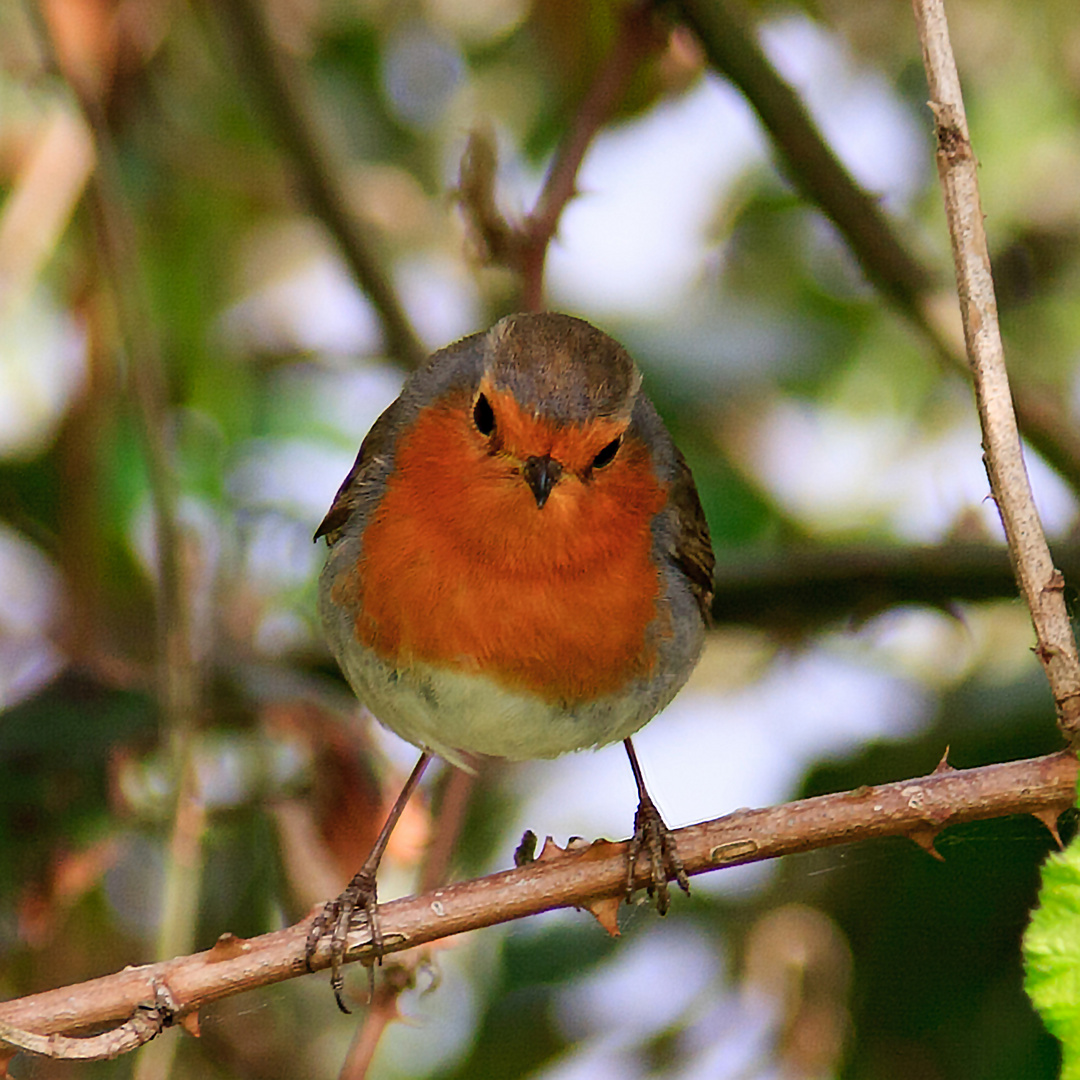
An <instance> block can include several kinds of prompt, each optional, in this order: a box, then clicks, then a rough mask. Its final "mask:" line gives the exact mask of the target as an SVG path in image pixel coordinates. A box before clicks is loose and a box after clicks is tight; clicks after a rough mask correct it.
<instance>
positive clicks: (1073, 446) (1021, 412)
mask: <svg viewBox="0 0 1080 1080" xmlns="http://www.w3.org/2000/svg"><path fill="white" fill-rule="evenodd" d="M672 6H673V7H674V8H675V10H676V11H678V13H679V14H680V16H681V17H682V18H683V19H684V20H685V22H686V23H687V24H688V25H689V26H690V27H691V29H692V30H693V31H694V32H695V34H696V35H697V37H698V39H699V40H700V41H701V43H702V46H703V47H704V49H705V53H706V55H707V56H708V58H709V62H710V64H712V66H713V67H714V68H715V69H716V70H717V71H718V72H719V73H720V74H721V75H724V76H725V77H726V78H728V79H730V80H731V82H732V83H734V85H735V86H737V87H738V88H739V90H740V91H741V92H742V93H743V94H744V95H745V97H746V99H747V101H749V103H750V104H751V106H753V108H754V109H755V111H756V112H757V114H758V116H759V117H760V119H761V122H762V124H763V125H764V126H765V129H766V130H767V131H768V133H769V136H770V138H771V139H772V141H773V145H774V146H775V148H776V151H777V153H778V154H779V156H780V158H781V160H782V162H783V165H784V169H785V172H786V174H787V176H788V177H789V178H790V180H791V181H792V183H793V184H794V185H795V186H796V187H797V188H798V189H799V190H800V191H801V192H802V194H803V195H804V196H806V198H807V199H809V200H810V201H811V202H813V203H814V204H815V205H817V206H818V207H819V208H820V209H821V211H822V212H823V213H824V214H825V215H826V216H827V217H829V218H830V219H831V220H832V222H833V224H835V225H836V227H837V229H839V231H840V233H841V235H842V236H843V237H844V239H845V240H846V241H847V243H848V246H849V247H850V248H851V250H852V253H853V254H854V255H855V257H856V258H857V259H858V260H859V262H860V263H861V264H862V266H863V269H864V270H865V271H866V274H867V277H868V278H869V279H870V280H871V281H872V282H874V283H875V284H877V286H878V287H879V288H880V289H881V290H882V292H883V293H884V294H885V295H886V297H888V298H889V299H890V300H891V301H892V302H893V303H894V304H895V305H896V307H897V309H898V310H899V311H900V312H901V314H903V315H904V317H905V318H906V319H907V320H908V321H909V322H910V323H911V325H912V326H913V327H914V328H915V329H916V330H918V332H919V333H920V334H921V335H922V336H923V338H924V339H925V340H926V341H927V342H928V343H929V345H930V346H931V347H932V348H933V349H934V351H935V352H936V353H937V354H938V356H940V357H941V358H942V359H943V360H945V361H946V362H947V363H948V364H949V365H950V366H951V367H953V368H954V369H955V370H957V371H966V370H967V361H966V359H965V357H964V356H963V353H962V352H961V350H960V349H959V346H958V345H957V346H954V344H953V341H952V337H953V335H952V334H951V333H949V331H948V330H947V329H946V328H944V327H943V326H942V324H941V321H940V317H939V316H938V315H937V314H936V312H937V307H936V305H935V303H934V302H933V301H934V296H933V291H932V286H933V275H931V274H930V273H929V272H928V271H927V270H926V268H925V267H924V266H923V265H922V263H921V262H920V260H919V259H918V258H917V257H916V256H915V255H914V254H912V253H911V252H910V251H909V250H908V249H907V248H906V247H905V245H904V243H903V241H902V240H901V239H900V237H899V236H898V235H897V233H896V231H895V230H894V229H893V226H892V225H891V223H890V222H889V219H888V218H887V217H886V215H885V214H884V213H883V212H882V210H881V208H880V206H879V205H878V203H877V201H876V200H875V199H874V198H873V197H872V196H871V195H869V194H868V193H867V192H866V191H865V190H864V189H863V188H862V187H861V186H860V185H859V184H858V183H856V181H855V180H854V179H853V178H852V176H851V174H850V173H849V172H848V171H847V169H845V168H844V166H843V164H842V163H841V162H840V161H839V160H838V159H837V157H836V155H835V154H834V153H833V151H832V150H831V148H830V147H829V145H828V143H826V141H825V139H824V138H823V137H822V135H821V132H820V131H818V129H817V126H816V125H815V124H814V121H813V120H812V118H811V117H810V115H809V113H808V112H807V110H806V108H805V106H804V105H803V104H802V101H801V100H800V99H799V96H798V94H796V93H795V91H794V90H793V89H792V88H791V87H790V86H789V85H788V84H787V83H786V82H785V81H784V80H783V79H782V78H781V77H780V75H779V73H778V72H777V71H776V69H775V68H774V67H773V65H772V64H771V63H770V62H769V60H768V58H767V57H766V56H765V54H764V52H763V51H762V50H761V47H760V46H759V45H758V43H757V41H756V39H755V37H754V35H753V32H752V30H750V29H749V20H748V17H747V14H746V12H745V10H744V9H743V8H742V7H741V5H740V4H739V3H738V0H673V4H672ZM1014 394H1015V402H1016V411H1017V415H1018V417H1019V420H1020V427H1021V430H1022V431H1023V433H1024V436H1025V438H1027V439H1028V440H1029V441H1030V442H1031V444H1032V445H1033V446H1034V447H1035V448H1036V449H1037V450H1038V451H1039V453H1040V454H1042V455H1043V457H1044V458H1046V460H1047V461H1048V462H1050V464H1051V465H1053V467H1054V468H1055V469H1057V471H1058V472H1059V473H1060V474H1061V475H1062V476H1063V477H1065V478H1066V479H1067V480H1068V481H1069V483H1070V484H1071V485H1072V487H1073V489H1074V490H1075V491H1078V492H1080V429H1078V428H1077V426H1076V425H1075V424H1073V423H1072V421H1071V420H1070V419H1069V417H1068V415H1067V414H1066V412H1065V411H1064V409H1063V408H1062V406H1061V403H1060V402H1059V401H1055V400H1053V399H1051V398H1050V397H1048V396H1047V395H1046V394H1045V393H1042V392H1040V391H1039V390H1038V389H1037V388H1030V387H1027V386H1024V385H1023V384H1021V385H1018V386H1017V387H1016V388H1015V390H1014Z"/></svg>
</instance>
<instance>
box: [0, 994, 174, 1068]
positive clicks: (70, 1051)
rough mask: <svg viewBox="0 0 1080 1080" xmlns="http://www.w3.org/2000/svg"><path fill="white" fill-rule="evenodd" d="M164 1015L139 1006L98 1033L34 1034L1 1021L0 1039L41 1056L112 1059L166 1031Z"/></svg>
mask: <svg viewBox="0 0 1080 1080" xmlns="http://www.w3.org/2000/svg"><path fill="white" fill-rule="evenodd" d="M165 1026H166V1023H165V1018H164V1016H163V1015H162V1014H161V1012H160V1011H159V1010H157V1009H155V1008H147V1007H145V1006H140V1007H139V1009H138V1010H137V1011H136V1012H135V1013H134V1014H133V1015H132V1016H131V1018H130V1019H129V1020H125V1021H124V1023H122V1024H120V1025H119V1026H118V1027H114V1028H110V1029H109V1030H108V1031H103V1032H101V1034H99V1035H84V1036H81V1037H74V1038H73V1037H71V1036H68V1035H56V1034H53V1035H37V1034H35V1033H34V1032H32V1031H22V1030H20V1029H19V1028H16V1027H12V1026H11V1025H10V1024H5V1023H4V1022H3V1021H2V1020H0V1042H4V1043H7V1045H8V1046H14V1047H17V1048H18V1049H19V1050H23V1051H25V1052H26V1053H28V1054H37V1055H39V1056H40V1057H51V1058H63V1059H65V1060H67V1061H111V1060H112V1059H113V1058H116V1057H119V1056H120V1055H121V1054H126V1053H128V1052H129V1051H130V1050H137V1049H138V1048H139V1047H140V1046H143V1045H145V1044H146V1043H148V1042H149V1041H150V1040H151V1039H153V1038H155V1037H156V1036H158V1035H160V1034H161V1032H162V1031H164V1030H165Z"/></svg>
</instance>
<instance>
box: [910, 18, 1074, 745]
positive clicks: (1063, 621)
mask: <svg viewBox="0 0 1080 1080" xmlns="http://www.w3.org/2000/svg"><path fill="white" fill-rule="evenodd" d="M914 8H915V21H916V23H917V24H918V29H919V39H920V41H921V42H922V50H923V63H924V65H925V67H926V76H927V82H928V84H929V88H930V109H931V110H932V112H933V114H934V124H935V133H936V136H937V146H938V149H937V165H938V176H939V178H940V180H941V187H942V191H943V194H944V198H945V216H946V219H947V221H948V225H949V235H950V237H951V240H952V249H953V262H954V264H955V267H956V285H957V292H958V293H959V297H960V313H961V316H962V318H963V322H964V341H965V344H966V345H967V353H968V359H969V361H970V365H971V374H972V379H973V381H974V384H975V399H976V402H977V403H978V408H979V422H980V424H981V425H982V431H983V451H984V460H985V463H986V472H987V475H988V477H989V478H990V489H991V491H992V492H993V495H994V499H995V500H996V501H997V505H998V510H999V511H1000V513H1001V522H1002V525H1003V526H1004V528H1005V537H1006V540H1007V541H1008V545H1009V555H1010V558H1011V560H1012V564H1013V570H1014V571H1015V573H1016V580H1017V583H1018V584H1019V586H1020V591H1021V593H1022V594H1023V596H1024V599H1025V601H1026V602H1027V605H1028V608H1029V610H1030V611H1031V621H1032V623H1033V624H1034V626H1035V636H1036V639H1037V645H1036V648H1035V652H1036V655H1037V656H1038V657H1039V660H1040V661H1042V664H1043V667H1044V669H1045V671H1046V676H1047V678H1048V679H1049V681H1050V689H1051V691H1052V692H1053V695H1054V701H1055V703H1056V705H1057V710H1058V724H1059V726H1060V727H1061V729H1062V732H1063V733H1064V735H1065V736H1066V738H1068V739H1069V740H1070V741H1072V742H1074V743H1075V741H1076V739H1077V738H1078V736H1080V655H1078V654H1077V648H1076V639H1075V638H1074V637H1073V632H1072V626H1071V625H1070V622H1069V614H1068V611H1067V610H1066V607H1065V594H1064V590H1065V581H1064V578H1063V576H1062V574H1061V572H1060V571H1059V570H1057V569H1056V568H1055V566H1054V561H1053V558H1052V557H1051V555H1050V548H1049V546H1048V545H1047V542H1046V536H1045V535H1044V533H1043V529H1042V524H1041V522H1040V521H1039V514H1038V510H1037V509H1036V507H1035V500H1034V498H1033V497H1032V494H1031V484H1030V482H1029V481H1028V474H1027V467H1026V466H1025V464H1024V456H1023V450H1022V448H1021V445H1020V433H1019V431H1018V429H1017V423H1016V414H1015V413H1014V411H1013V403H1012V396H1011V394H1010V391H1009V376H1008V373H1007V371H1006V370H1005V351H1004V348H1003V347H1002V343H1001V330H1000V327H999V325H998V317H997V300H996V298H995V295H994V279H993V276H992V274H991V271H990V253H989V249H988V247H987V241H986V230H985V227H984V225H983V213H982V204H981V202H980V199H979V182H978V175H977V163H976V160H975V153H974V151H973V150H972V148H971V141H970V138H969V136H968V127H967V117H966V116H965V113H964V100H963V96H962V94H961V91H960V79H959V76H958V75H957V71H956V61H955V59H954V58H953V52H952V45H951V44H950V42H949V28H948V24H947V23H946V20H945V9H944V5H943V3H942V0H914Z"/></svg>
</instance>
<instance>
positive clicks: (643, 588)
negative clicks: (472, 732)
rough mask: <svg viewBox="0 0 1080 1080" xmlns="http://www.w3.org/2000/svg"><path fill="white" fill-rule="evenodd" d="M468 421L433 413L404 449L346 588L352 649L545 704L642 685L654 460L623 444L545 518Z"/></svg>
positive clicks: (653, 591) (654, 575) (558, 495)
mask: <svg viewBox="0 0 1080 1080" xmlns="http://www.w3.org/2000/svg"><path fill="white" fill-rule="evenodd" d="M470 408H471V403H468V402H460V401H459V402H456V403H446V404H442V405H439V406H435V407H433V408H430V409H428V410H427V411H426V412H424V413H423V414H422V415H421V417H420V418H419V419H418V421H417V423H416V424H415V426H414V428H413V430H412V432H411V433H410V435H409V436H408V437H407V438H405V439H403V440H402V441H401V442H400V443H399V445H398V450H397V456H396V463H395V470H394V473H393V476H392V478H391V480H390V482H389V484H388V487H387V491H386V494H385V495H384V497H383V499H382V501H381V502H380V504H379V506H378V508H377V509H376V511H375V513H374V514H373V516H372V519H371V520H370V521H369V523H368V526H367V529H366V531H365V533H364V537H363V554H362V556H361V558H360V561H359V563H358V564H357V568H356V569H357V575H356V577H355V578H353V577H352V575H348V577H349V579H351V580H352V582H353V586H352V587H353V588H355V587H356V586H357V584H358V585H359V589H360V597H359V601H360V603H359V606H358V607H357V608H356V610H357V616H356V636H357V639H358V640H359V641H360V642H362V643H363V644H364V645H366V646H368V647H369V648H371V649H374V650H375V651H376V653H377V654H378V655H379V656H381V657H382V658H384V659H388V660H391V661H394V662H397V663H408V662H409V661H410V660H420V661H427V662H429V663H433V664H437V665H442V666H447V667H453V668H456V669H460V670H464V671H477V672H484V673H486V674H488V675H489V676H491V677H492V678H494V679H496V680H497V681H499V682H500V683H501V684H502V685H504V686H506V687H507V688H509V689H519V690H525V691H530V692H532V693H535V694H538V695H540V696H542V697H543V698H545V699H547V700H551V701H566V702H569V703H572V702H575V701H584V700H590V699H592V698H594V697H598V696H601V695H604V694H607V693H610V692H612V691H615V690H617V689H619V688H620V687H621V686H622V685H623V684H624V683H625V682H626V680H627V679H629V678H633V677H635V676H643V675H647V674H648V672H649V671H650V669H651V667H652V665H653V663H654V661H655V653H654V650H653V649H652V647H651V646H650V644H649V643H648V642H647V640H646V633H645V631H646V627H647V626H648V624H649V623H650V622H651V621H652V620H653V618H654V617H655V615H656V613H657V601H658V597H659V591H660V577H659V573H658V571H657V569H656V567H655V566H654V565H653V563H652V558H651V546H652V534H651V531H650V526H651V522H652V519H653V517H654V515H655V514H656V513H657V512H658V511H659V510H660V509H661V507H662V506H663V505H664V502H665V500H666V497H667V494H666V490H665V489H664V487H663V486H662V485H661V484H660V483H658V482H657V480H656V478H655V477H654V475H653V472H652V468H651V467H650V463H649V456H648V452H647V450H646V449H645V447H644V446H642V445H641V444H640V443H637V442H635V441H634V440H633V439H631V438H629V437H628V438H627V439H626V440H625V441H624V445H623V447H622V448H621V450H620V452H619V454H618V457H617V458H616V459H615V461H614V462H612V464H611V465H609V466H608V467H606V468H605V469H604V470H602V471H598V472H597V473H595V474H594V475H593V476H592V477H589V478H587V479H582V478H579V477H578V476H575V475H566V476H564V478H563V479H562V481H561V482H560V483H559V484H558V485H557V486H556V487H555V489H554V491H553V492H552V494H551V497H550V499H549V500H548V502H547V504H546V505H545V506H544V507H543V509H539V508H538V507H537V506H536V502H535V500H534V498H533V496H532V494H531V492H530V491H529V488H528V486H527V485H526V483H525V482H524V480H523V479H522V478H521V476H520V475H517V474H516V471H515V466H514V462H513V461H512V460H510V459H508V458H507V457H506V456H505V455H500V454H494V455H493V454H491V453H490V452H489V450H490V447H489V446H488V444H487V443H486V442H485V440H484V438H483V436H481V435H480V434H479V433H478V432H477V431H476V430H475V428H474V427H473V425H472V424H471V422H470V418H469V409H470ZM588 435H589V433H588V432H586V431H582V432H580V433H575V431H574V429H571V430H570V433H569V434H568V433H567V430H566V429H561V430H560V432H559V437H560V438H561V439H562V440H563V442H564V443H565V442H566V441H567V440H569V442H570V443H571V444H572V443H573V440H574V438H575V437H580V438H581V439H583V440H585V441H587V442H588V443H589V444H590V445H591V444H592V443H593V442H595V433H593V436H592V438H587V436H588ZM571 449H572V446H571ZM593 452H594V453H595V451H593ZM341 599H342V600H344V599H345V598H344V597H342V598H341ZM349 599H350V600H351V601H352V603H353V604H354V605H355V604H356V599H357V598H355V597H350V598H349Z"/></svg>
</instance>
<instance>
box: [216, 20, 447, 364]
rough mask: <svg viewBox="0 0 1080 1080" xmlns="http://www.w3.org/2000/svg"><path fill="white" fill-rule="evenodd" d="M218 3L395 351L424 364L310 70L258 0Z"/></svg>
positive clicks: (266, 107)
mask: <svg viewBox="0 0 1080 1080" xmlns="http://www.w3.org/2000/svg"><path fill="white" fill-rule="evenodd" d="M212 6H213V7H214V8H215V9H217V10H219V11H220V13H221V15H222V17H223V18H225V19H227V20H228V24H229V29H230V36H231V37H232V38H233V40H234V42H235V45H236V52H237V54H238V56H239V59H240V60H241V61H242V63H243V65H244V67H245V68H246V70H247V72H248V74H249V76H250V81H251V85H252V87H253V89H255V90H256V92H257V93H258V95H259V97H260V98H261V104H262V106H263V110H262V111H263V113H264V115H265V117H266V119H267V120H268V122H269V123H271V124H272V125H273V130H274V133H275V134H276V135H277V136H278V138H279V139H280V140H281V143H282V145H283V147H284V148H285V150H286V152H287V153H288V154H289V156H290V157H291V159H292V161H293V164H294V165H295V167H296V170H297V175H298V177H299V180H300V183H301V185H302V187H303V191H304V195H305V197H306V198H307V201H308V203H309V204H310V206H311V209H312V211H313V212H314V213H315V214H317V215H318V216H319V217H320V218H321V219H322V221H323V222H324V223H325V224H326V226H327V228H328V229H329V230H330V232H331V233H332V234H333V236H334V238H335V239H336V240H337V242H338V244H340V245H341V250H342V252H343V253H344V255H345V259H346V261H347V262H348V264H349V267H350V269H351V270H352V272H353V274H354V275H355V276H356V280H357V282H358V283H359V285H360V288H361V289H363V291H364V292H365V293H366V294H367V296H368V298H369V299H370V300H371V302H372V304H373V305H374V307H375V311H376V313H377V314H378V316H379V320H380V321H381V323H382V328H383V334H384V335H385V338H386V345H387V349H388V351H389V352H390V353H391V355H393V356H394V357H395V358H396V359H398V360H399V361H400V362H401V363H402V364H404V365H405V366H406V367H410V368H414V367H418V366H419V365H420V364H421V363H422V362H423V360H424V358H425V357H426V356H427V353H428V350H427V349H426V348H425V347H424V345H423V343H422V342H421V341H420V339H419V338H418V337H417V335H416V331H415V330H414V329H413V326H412V323H411V322H410V321H409V317H408V315H406V313H405V309H404V307H403V306H402V304H401V301H400V299H399V298H398V295H397V293H396V292H395V291H394V287H393V285H392V283H391V281H390V278H389V276H388V275H387V274H386V271H385V269H384V267H383V266H382V265H381V264H380V262H379V260H378V258H377V256H376V255H375V253H374V250H373V244H372V239H371V237H370V236H369V235H368V232H367V230H366V229H365V228H364V227H363V225H362V223H361V222H360V221H358V220H357V218H356V216H355V215H354V214H353V213H352V211H351V210H350V208H349V199H348V196H347V194H346V190H345V184H344V181H343V180H342V170H341V168H340V167H339V166H338V164H337V161H336V155H335V154H333V153H332V151H331V148H330V147H329V145H328V144H327V143H326V140H325V139H324V138H323V135H322V131H321V129H320V125H319V124H318V122H317V119H316V112H315V110H314V109H313V108H312V105H311V93H310V90H309V87H308V84H307V80H306V79H305V77H304V72H303V71H302V70H301V69H300V68H299V66H298V65H296V64H294V63H292V62H291V61H290V58H289V57H288V56H286V55H285V54H284V52H283V51H282V50H281V49H280V48H279V47H278V46H277V44H276V43H275V42H274V39H273V37H272V35H271V33H270V31H269V29H268V28H267V26H266V21H265V16H264V14H263V10H262V9H263V6H264V5H263V4H262V3H260V2H259V0H229V2H228V3H225V4H221V5H212Z"/></svg>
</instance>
